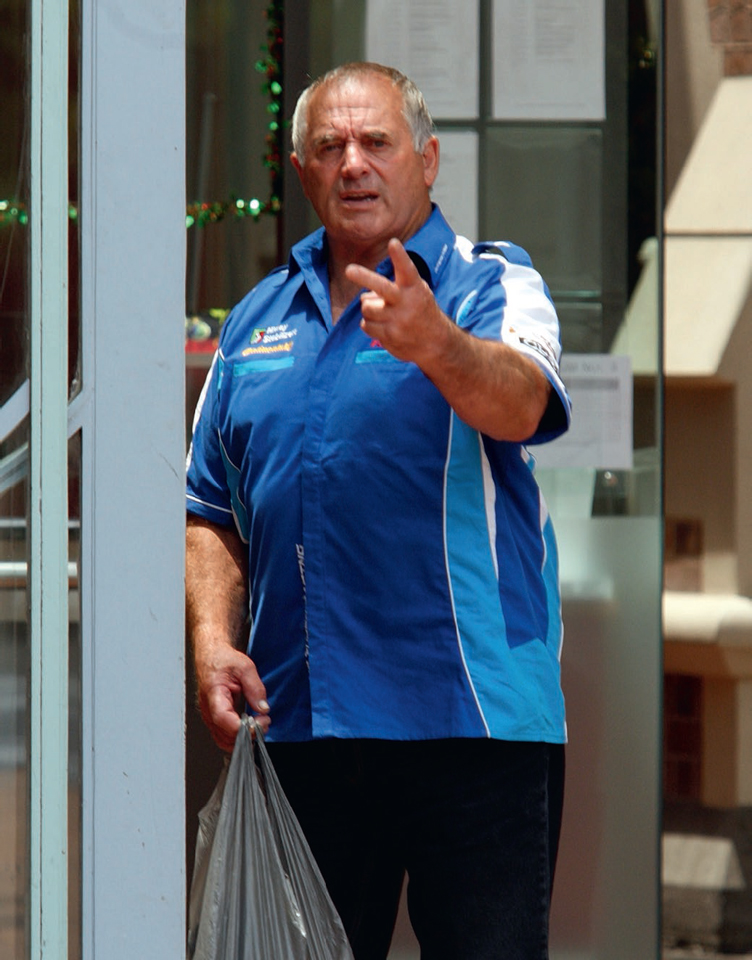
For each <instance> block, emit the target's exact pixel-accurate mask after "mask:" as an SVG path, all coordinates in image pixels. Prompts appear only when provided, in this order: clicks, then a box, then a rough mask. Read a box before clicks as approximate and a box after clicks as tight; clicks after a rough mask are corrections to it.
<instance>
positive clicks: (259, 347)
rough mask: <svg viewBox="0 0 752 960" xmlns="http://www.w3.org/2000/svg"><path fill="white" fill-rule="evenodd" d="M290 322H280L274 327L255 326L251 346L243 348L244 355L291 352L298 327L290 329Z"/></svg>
mask: <svg viewBox="0 0 752 960" xmlns="http://www.w3.org/2000/svg"><path fill="white" fill-rule="evenodd" d="M289 326H290V325H289V324H287V323H278V324H276V325H275V326H273V327H254V329H253V332H252V333H251V339H250V341H249V343H250V346H248V347H246V348H245V350H243V356H244V357H249V356H252V355H254V354H259V353H289V352H290V350H292V340H293V337H295V336H296V335H297V332H298V331H297V328H293V329H292V330H290V329H289Z"/></svg>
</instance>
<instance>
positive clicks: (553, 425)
mask: <svg viewBox="0 0 752 960" xmlns="http://www.w3.org/2000/svg"><path fill="white" fill-rule="evenodd" d="M474 253H475V255H476V256H479V257H481V258H483V259H493V260H495V261H497V263H498V270H499V272H498V275H497V278H496V280H495V281H494V282H493V283H492V284H491V285H490V287H489V288H488V289H487V290H486V291H485V296H484V295H481V296H480V297H478V301H477V303H476V305H475V309H473V310H472V315H471V317H469V318H468V319H469V322H468V323H467V329H469V330H471V331H472V332H473V333H475V334H476V336H480V337H486V338H489V339H490V338H493V337H498V338H499V339H501V341H502V343H505V344H507V345H508V346H510V347H512V348H513V349H515V350H518V351H519V352H520V353H522V354H524V355H525V356H527V357H529V358H530V359H531V360H533V361H534V362H535V363H536V364H537V365H538V366H539V367H540V368H541V370H542V371H543V373H544V374H545V375H546V378H547V379H548V381H549V383H550V384H551V386H552V388H553V389H552V391H551V396H550V399H549V402H548V407H547V409H546V411H545V413H544V414H543V417H542V418H541V421H540V423H539V424H538V429H537V430H536V432H535V434H534V435H533V436H532V437H530V438H529V440H528V441H527V442H528V443H531V444H532V443H545V442H547V441H549V440H553V439H555V438H556V437H558V436H560V435H561V434H562V433H565V432H566V430H567V429H568V428H569V423H570V419H571V410H572V404H571V400H570V398H569V394H568V393H567V389H566V387H565V385H564V383H563V381H562V379H561V374H560V369H559V363H560V361H561V339H560V332H559V319H558V317H557V315H556V308H555V307H554V304H553V300H552V299H551V295H550V293H549V291H548V287H547V286H546V284H545V282H544V281H543V278H542V277H541V275H540V274H539V273H538V271H537V270H536V269H535V268H534V267H533V264H532V261H531V260H530V257H529V256H528V254H527V253H526V252H525V251H524V250H523V249H522V248H521V247H518V246H515V245H514V244H512V243H507V242H499V243H493V244H490V243H486V244H479V245H478V246H477V247H476V248H475V250H474ZM463 325H464V324H463Z"/></svg>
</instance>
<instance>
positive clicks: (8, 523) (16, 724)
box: [0, 429, 29, 960]
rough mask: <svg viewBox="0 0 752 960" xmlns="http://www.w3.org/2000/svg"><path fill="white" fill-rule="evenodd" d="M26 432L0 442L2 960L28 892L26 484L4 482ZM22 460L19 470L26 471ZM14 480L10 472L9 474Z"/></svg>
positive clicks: (15, 955) (14, 942) (9, 951)
mask: <svg viewBox="0 0 752 960" xmlns="http://www.w3.org/2000/svg"><path fill="white" fill-rule="evenodd" d="M25 433H26V431H25V429H21V430H19V431H17V432H16V434H15V437H14V438H13V442H14V444H15V447H14V451H12V450H11V444H10V443H5V444H0V451H1V452H0V956H3V957H8V960H23V958H25V957H26V918H25V905H26V890H27V889H28V881H29V877H28V858H27V820H28V796H27V789H26V773H27V767H26V728H27V700H26V677H27V674H28V624H27V619H26V604H27V597H26V559H27V539H26V518H25V513H26V498H27V485H28V480H27V478H26V477H25V476H24V477H23V479H21V480H19V481H18V482H16V483H13V482H11V483H7V484H6V483H5V482H4V481H3V479H2V474H3V473H4V472H5V468H6V467H7V465H9V463H10V462H12V459H13V453H14V452H16V453H17V452H19V451H20V450H22V449H23V447H22V444H23V443H24V441H25ZM25 463H26V461H25V457H24V458H23V464H24V466H23V467H22V468H21V472H22V473H25V472H26V466H25ZM8 475H9V476H11V477H12V476H13V471H9V472H8Z"/></svg>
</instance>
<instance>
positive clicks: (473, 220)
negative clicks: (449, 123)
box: [432, 130, 478, 243]
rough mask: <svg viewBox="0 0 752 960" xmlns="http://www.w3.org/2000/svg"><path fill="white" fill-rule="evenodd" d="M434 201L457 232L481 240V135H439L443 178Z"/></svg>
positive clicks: (435, 187)
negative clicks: (479, 217) (479, 151)
mask: <svg viewBox="0 0 752 960" xmlns="http://www.w3.org/2000/svg"><path fill="white" fill-rule="evenodd" d="M432 199H433V200H435V201H436V203H438V205H439V206H440V207H441V212H442V213H443V214H444V216H445V217H446V218H447V220H448V221H449V224H450V226H451V227H452V229H453V230H454V232H455V233H459V234H462V236H464V237H468V238H469V239H470V240H472V241H473V243H475V242H477V240H478V134H477V133H476V132H475V131H474V130H443V131H441V132H440V133H439V175H438V177H437V178H436V182H435V183H434V185H433V193H432Z"/></svg>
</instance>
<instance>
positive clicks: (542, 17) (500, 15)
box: [493, 0, 606, 120]
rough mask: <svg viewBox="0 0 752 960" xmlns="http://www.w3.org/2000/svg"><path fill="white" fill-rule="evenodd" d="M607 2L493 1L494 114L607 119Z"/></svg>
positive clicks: (520, 117) (518, 117) (509, 117)
mask: <svg viewBox="0 0 752 960" xmlns="http://www.w3.org/2000/svg"><path fill="white" fill-rule="evenodd" d="M604 31H605V0H494V5H493V42H494V55H493V65H494V77H493V115H494V117H495V118H496V119H499V120H603V119H604V118H605V115H606V90H605V38H604Z"/></svg>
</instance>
